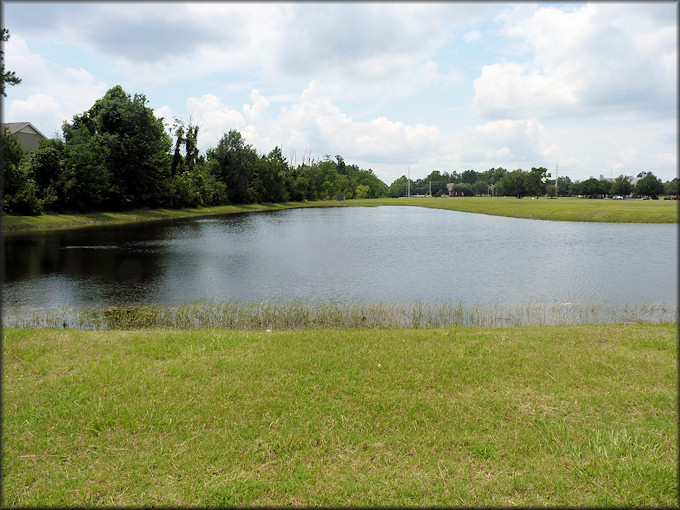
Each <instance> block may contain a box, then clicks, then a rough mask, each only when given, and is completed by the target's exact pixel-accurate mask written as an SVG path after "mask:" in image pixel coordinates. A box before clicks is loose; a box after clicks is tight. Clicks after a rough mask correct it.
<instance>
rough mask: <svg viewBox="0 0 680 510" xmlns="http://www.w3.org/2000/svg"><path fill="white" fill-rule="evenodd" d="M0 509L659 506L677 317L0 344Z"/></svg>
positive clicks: (68, 335)
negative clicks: (0, 364) (648, 321)
mask: <svg viewBox="0 0 680 510" xmlns="http://www.w3.org/2000/svg"><path fill="white" fill-rule="evenodd" d="M3 357H4V359H3V361H4V371H3V391H4V395H3V396H4V398H3V419H4V420H3V465H2V469H3V473H2V475H3V497H4V501H3V503H4V505H5V506H15V505H16V506H27V505H30V506H51V505H57V506H67V505H75V506H95V505H107V506H123V505H134V506H147V505H157V506H176V505H179V506H191V505H198V506H218V505H234V504H235V505H277V506H278V505H286V504H294V505H305V506H317V505H319V506H323V505H331V506H339V505H351V506H360V505H382V506H385V505H387V506H392V505H395V506H396V505H409V506H416V505H417V506H423V505H446V506H479V505H487V506H488V505H490V506H501V505H519V506H542V505H551V506H552V505H566V506H602V505H617V506H675V505H677V503H678V501H677V494H678V493H677V490H678V486H677V455H678V444H677V439H678V435H677V419H678V416H677V385H676V383H677V365H676V361H677V325H675V324H659V325H642V324H632V325H625V326H624V325H616V326H612V325H610V326H606V325H603V326H563V327H528V326H526V327H514V328H496V329H486V328H465V327H458V328H447V329H420V330H413V329H407V330H400V331H398V332H396V331H393V330H383V329H375V330H365V329H354V330H305V331H281V332H279V331H274V332H266V331H251V332H242V331H241V332H239V331H226V330H218V329H210V330H198V331H178V330H149V331H106V332H101V331H76V330H60V331H57V330H40V331H34V330H17V329H10V330H5V332H4V343H3Z"/></svg>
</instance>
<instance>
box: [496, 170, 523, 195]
mask: <svg viewBox="0 0 680 510" xmlns="http://www.w3.org/2000/svg"><path fill="white" fill-rule="evenodd" d="M500 184H501V186H502V187H503V190H504V192H503V194H504V195H508V196H514V197H517V198H522V197H523V196H525V195H526V194H527V193H528V190H527V180H526V179H525V177H524V172H523V171H522V170H520V169H517V170H513V171H512V172H508V173H506V174H505V175H504V176H503V178H502V179H501V180H500Z"/></svg>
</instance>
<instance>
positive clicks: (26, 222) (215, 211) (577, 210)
mask: <svg viewBox="0 0 680 510" xmlns="http://www.w3.org/2000/svg"><path fill="white" fill-rule="evenodd" d="M381 205H392V206H395V205H409V206H418V207H431V208H435V209H448V210H452V211H462V212H471V213H483V214H492V215H496V216H510V217H515V218H530V219H536V220H555V221H601V222H615V223H677V222H678V208H679V207H680V203H679V201H677V200H588V199H578V198H571V197H569V198H558V199H548V198H540V199H538V200H535V199H531V197H525V198H523V199H521V200H520V199H517V198H514V197H493V198H490V197H457V198H416V197H411V198H376V199H362V200H346V201H344V202H338V201H336V200H319V201H312V202H286V203H280V204H241V205H225V206H215V207H205V208H194V209H148V210H147V209H143V210H134V211H125V212H101V213H86V214H43V215H40V216H2V230H3V232H4V233H6V234H9V235H11V233H12V232H20V231H27V230H59V229H72V228H82V227H90V226H100V225H113V224H120V223H140V222H148V221H164V220H165V221H167V220H172V219H180V218H193V217H201V216H219V215H223V214H233V213H242V212H254V211H272V210H277V209H293V208H300V207H376V206H381Z"/></svg>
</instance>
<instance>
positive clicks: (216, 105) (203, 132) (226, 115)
mask: <svg viewBox="0 0 680 510" xmlns="http://www.w3.org/2000/svg"><path fill="white" fill-rule="evenodd" d="M186 108H187V111H188V112H189V116H190V121H191V122H194V123H195V124H196V125H198V127H199V135H198V144H199V148H200V149H202V150H204V149H206V148H208V147H216V146H217V144H218V143H219V141H220V140H221V139H222V136H223V135H224V134H225V133H228V132H229V130H231V129H236V130H239V131H242V130H243V129H244V128H246V122H245V119H244V117H243V115H242V114H241V113H240V112H238V111H236V110H233V109H230V108H229V107H228V106H227V105H225V104H223V103H222V101H221V100H220V98H219V97H217V96H216V95H215V94H205V95H203V96H201V97H200V98H198V99H196V98H195V97H190V98H189V99H187V102H186Z"/></svg>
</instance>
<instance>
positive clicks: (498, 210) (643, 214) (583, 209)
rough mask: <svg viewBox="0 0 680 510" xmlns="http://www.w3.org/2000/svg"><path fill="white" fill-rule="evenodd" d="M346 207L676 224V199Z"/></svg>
mask: <svg viewBox="0 0 680 510" xmlns="http://www.w3.org/2000/svg"><path fill="white" fill-rule="evenodd" d="M347 203H348V204H350V205H362V206H378V205H411V206H418V207H430V208H433V209H448V210H452V211H462V212H471V213H482V214H491V215H494V216H510V217H514V218H528V219H534V220H554V221H595V222H610V223H677V222H678V210H679V208H680V201H678V200H609V199H586V198H574V197H561V198H557V199H550V198H544V197H541V198H539V199H532V198H531V197H524V198H522V199H518V198H515V197H452V198H422V197H410V198H377V199H371V200H351V201H348V202H347Z"/></svg>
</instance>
